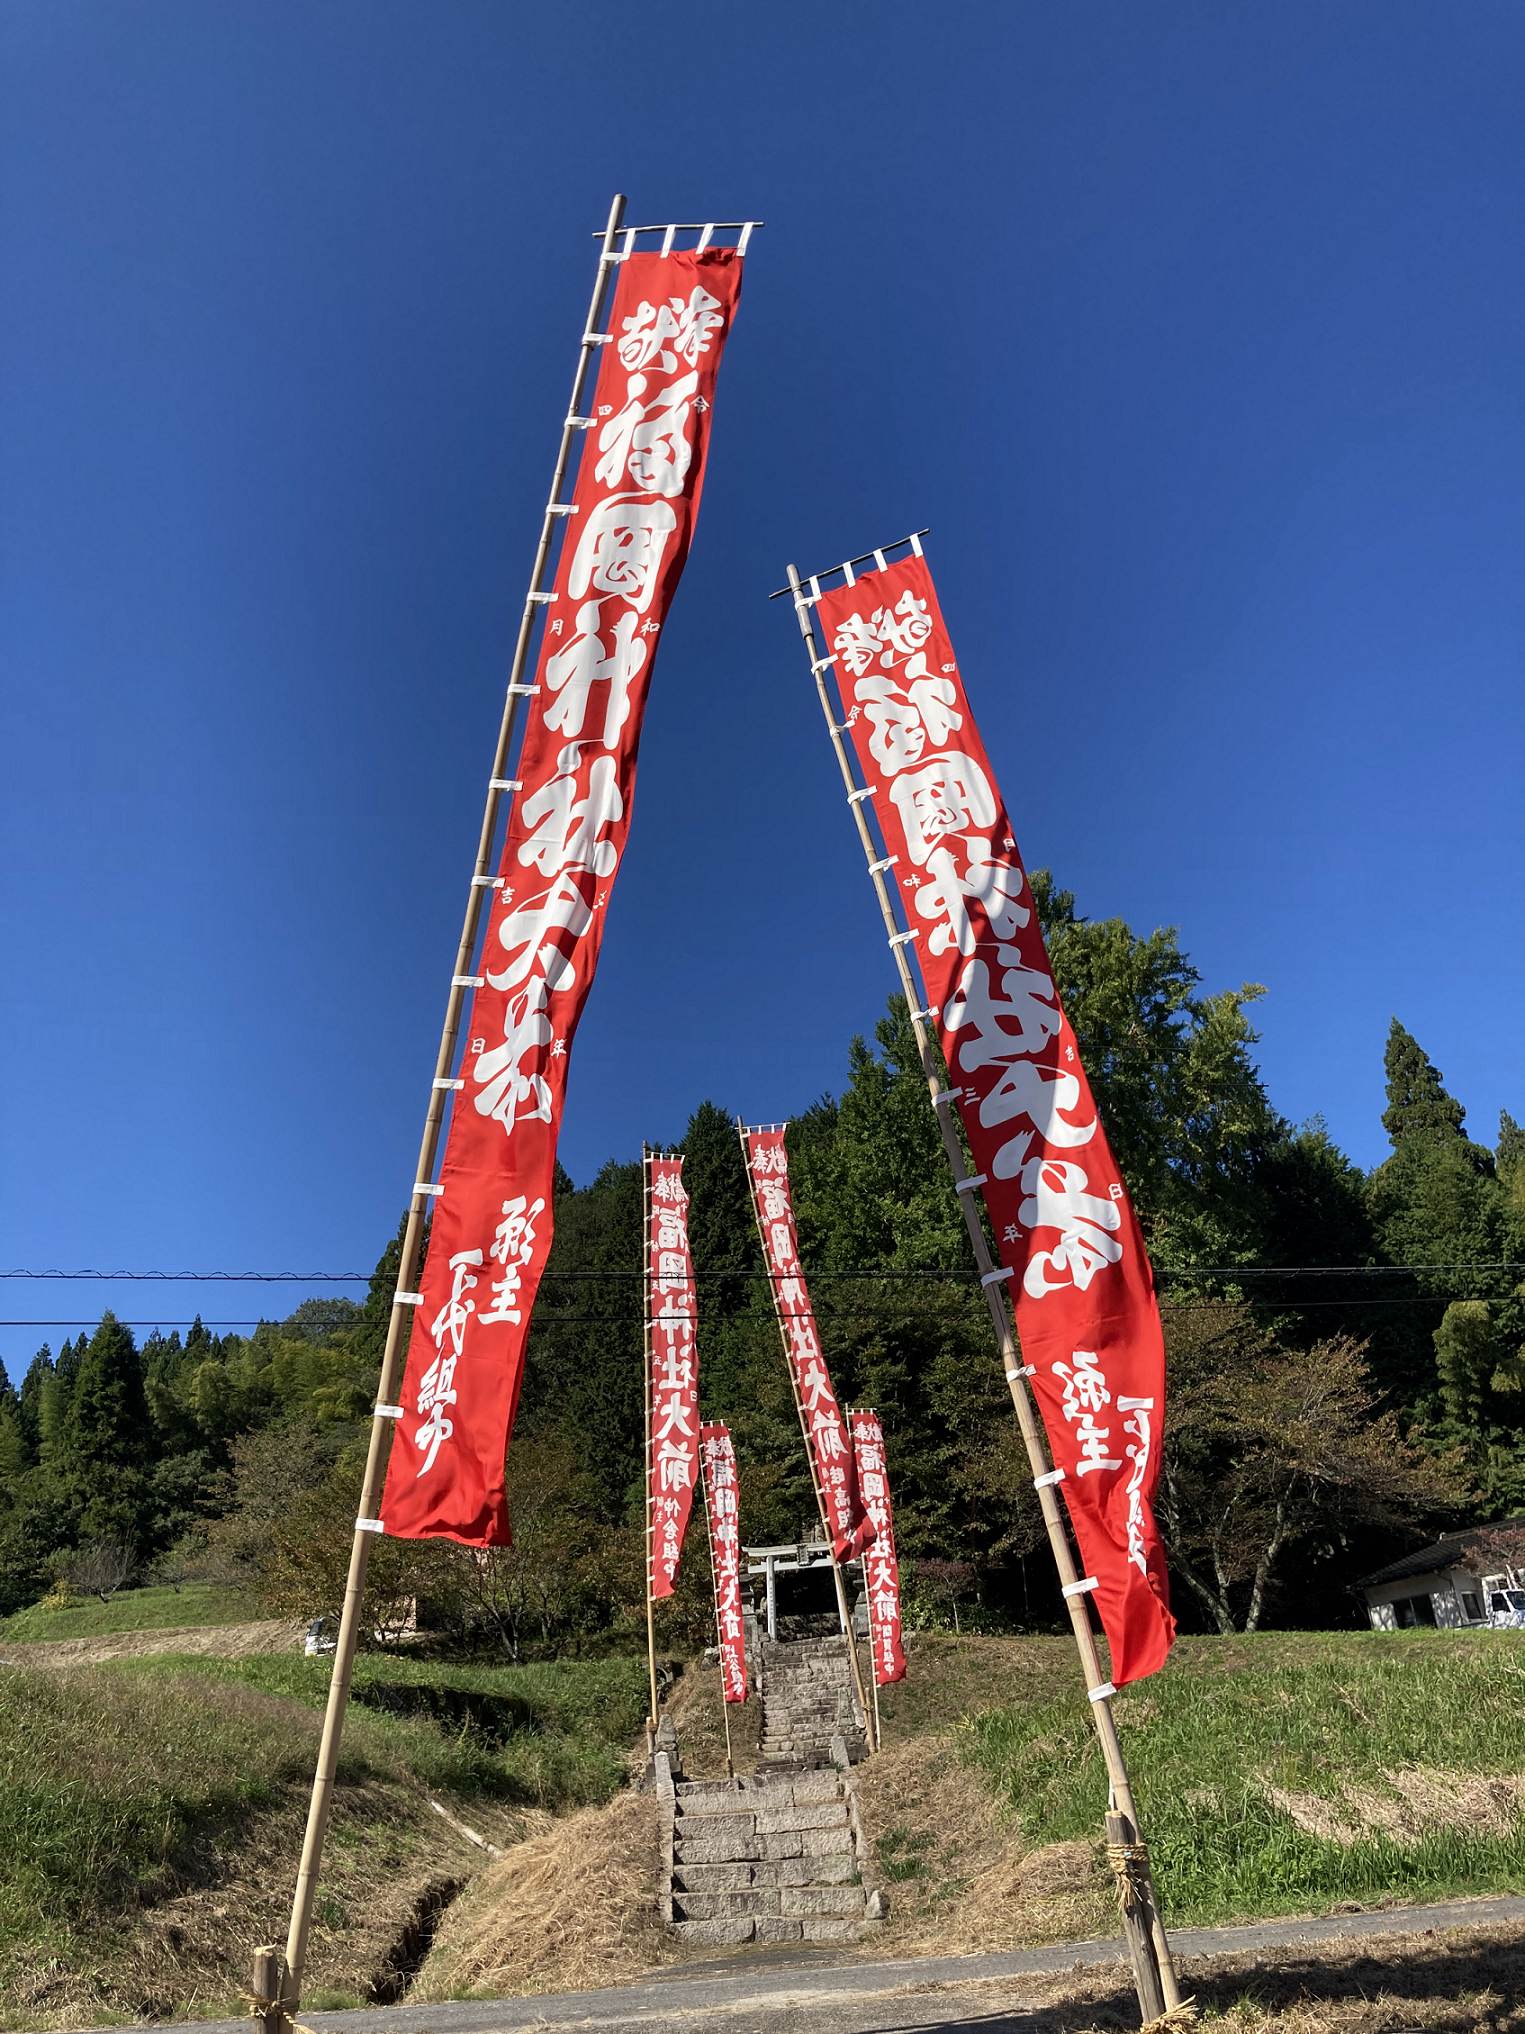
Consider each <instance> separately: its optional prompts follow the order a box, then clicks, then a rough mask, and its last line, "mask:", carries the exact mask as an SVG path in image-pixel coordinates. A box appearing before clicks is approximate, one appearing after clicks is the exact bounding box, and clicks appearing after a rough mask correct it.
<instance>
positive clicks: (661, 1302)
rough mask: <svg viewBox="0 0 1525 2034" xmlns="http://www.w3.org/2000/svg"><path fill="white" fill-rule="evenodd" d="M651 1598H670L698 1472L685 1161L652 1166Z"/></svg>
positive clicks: (695, 1357) (649, 1246)
mask: <svg viewBox="0 0 1525 2034" xmlns="http://www.w3.org/2000/svg"><path fill="white" fill-rule="evenodd" d="M646 1248H647V1257H646V1275H647V1279H648V1281H649V1298H648V1301H647V1304H648V1305H649V1307H650V1309H651V1461H650V1463H649V1464H648V1471H649V1474H650V1477H651V1593H652V1595H653V1596H671V1595H672V1593H673V1588H674V1585H675V1582H676V1579H677V1573H678V1556H679V1555H680V1554H681V1553H682V1551H683V1535H684V1533H685V1532H686V1531H687V1530H688V1515H689V1512H690V1510H691V1509H692V1506H693V1502H694V1487H695V1484H696V1483H697V1481H698V1472H699V1350H698V1345H697V1343H696V1342H695V1340H694V1265H693V1259H692V1258H691V1257H690V1256H689V1251H688V1195H687V1193H686V1192H685V1191H684V1186H683V1161H682V1159H681V1158H653V1159H652V1160H651V1228H650V1230H649V1232H648V1234H647V1239H646Z"/></svg>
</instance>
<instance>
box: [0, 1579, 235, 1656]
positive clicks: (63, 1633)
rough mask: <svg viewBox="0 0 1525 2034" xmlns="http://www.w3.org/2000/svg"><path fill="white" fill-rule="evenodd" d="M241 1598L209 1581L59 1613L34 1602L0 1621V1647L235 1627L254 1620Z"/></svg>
mask: <svg viewBox="0 0 1525 2034" xmlns="http://www.w3.org/2000/svg"><path fill="white" fill-rule="evenodd" d="M258 1615H259V1612H258V1611H257V1610H255V1609H253V1608H252V1607H251V1606H250V1604H249V1601H248V1599H247V1597H244V1596H240V1595H237V1594H235V1593H233V1592H231V1591H229V1590H227V1589H222V1588H219V1587H218V1585H217V1584H216V1583H213V1582H187V1583H185V1584H184V1585H183V1586H182V1587H181V1588H179V1589H169V1588H159V1589H124V1590H120V1591H119V1592H118V1593H117V1594H116V1595H115V1596H113V1597H111V1598H109V1599H108V1601H107V1602H105V1603H102V1602H101V1600H100V1598H99V1597H98V1596H77V1597H75V1598H74V1600H73V1601H72V1602H71V1603H68V1604H65V1605H64V1606H63V1607H61V1608H56V1607H55V1606H53V1605H51V1604H45V1603H34V1604H33V1605H32V1607H31V1609H30V1610H18V1611H17V1612H16V1613H15V1615H14V1616H12V1617H6V1618H0V1644H3V1643H4V1642H5V1641H6V1640H7V1639H9V1640H10V1641H11V1642H12V1643H13V1644H15V1645H21V1644H25V1643H29V1642H31V1641H33V1640H37V1639H72V1638H104V1637H105V1636H106V1635H107V1634H108V1633H110V1632H118V1631H169V1630H172V1629H174V1628H175V1627H176V1626H186V1627H189V1626H192V1625H197V1626H202V1625H211V1624H239V1623H241V1622H242V1621H243V1620H245V1619H247V1618H253V1617H257V1616H258Z"/></svg>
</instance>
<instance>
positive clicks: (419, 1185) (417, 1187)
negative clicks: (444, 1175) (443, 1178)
mask: <svg viewBox="0 0 1525 2034" xmlns="http://www.w3.org/2000/svg"><path fill="white" fill-rule="evenodd" d="M413 1191H414V1193H416V1194H442V1193H443V1192H444V1191H445V1189H444V1188H443V1187H442V1186H430V1185H429V1184H428V1183H427V1181H425V1180H421V1179H416V1180H414V1182H413Z"/></svg>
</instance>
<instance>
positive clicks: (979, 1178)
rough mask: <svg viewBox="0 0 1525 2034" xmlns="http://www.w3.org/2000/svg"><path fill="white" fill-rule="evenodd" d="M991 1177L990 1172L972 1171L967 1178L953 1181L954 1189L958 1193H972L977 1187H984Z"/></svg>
mask: <svg viewBox="0 0 1525 2034" xmlns="http://www.w3.org/2000/svg"><path fill="white" fill-rule="evenodd" d="M989 1177H990V1175H989V1173H988V1172H971V1173H969V1174H967V1175H966V1176H965V1178H963V1179H956V1180H955V1181H954V1182H953V1191H954V1192H955V1193H956V1194H972V1193H973V1192H974V1190H975V1188H976V1187H982V1186H983V1185H984V1184H985V1182H986V1180H987V1179H989Z"/></svg>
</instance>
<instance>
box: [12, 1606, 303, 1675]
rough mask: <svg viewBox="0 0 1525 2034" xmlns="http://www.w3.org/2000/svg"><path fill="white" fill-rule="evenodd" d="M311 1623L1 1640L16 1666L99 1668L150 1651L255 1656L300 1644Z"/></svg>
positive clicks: (278, 1621)
mask: <svg viewBox="0 0 1525 2034" xmlns="http://www.w3.org/2000/svg"><path fill="white" fill-rule="evenodd" d="M306 1629H307V1627H306V1626H305V1625H304V1624H302V1623H300V1622H298V1623H296V1624H293V1623H291V1621H290V1620H289V1619H287V1618H284V1617H267V1618H261V1619H260V1620H259V1621H258V1622H257V1623H255V1624H208V1625H181V1626H174V1627H168V1626H166V1627H165V1628H164V1629H163V1630H162V1631H161V1630H155V1631H118V1632H108V1633H104V1634H102V1635H101V1636H99V1637H94V1638H56V1639H38V1640H33V1641H28V1643H27V1644H25V1645H16V1644H13V1643H11V1642H10V1641H9V1640H6V1641H3V1642H0V1654H3V1657H4V1658H5V1659H6V1660H7V1661H9V1662H10V1663H11V1665H13V1666H17V1667H98V1666H101V1665H103V1664H104V1663H105V1662H106V1661H108V1660H137V1659H142V1658H144V1657H145V1656H146V1655H147V1654H149V1653H176V1654H180V1655H185V1654H191V1655H192V1656H193V1657H206V1658H212V1659H220V1660H247V1659H254V1658H256V1657H258V1656H259V1655H261V1654H263V1653H294V1652H298V1651H300V1649H301V1645H302V1635H303V1633H304V1632H305V1631H306Z"/></svg>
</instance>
